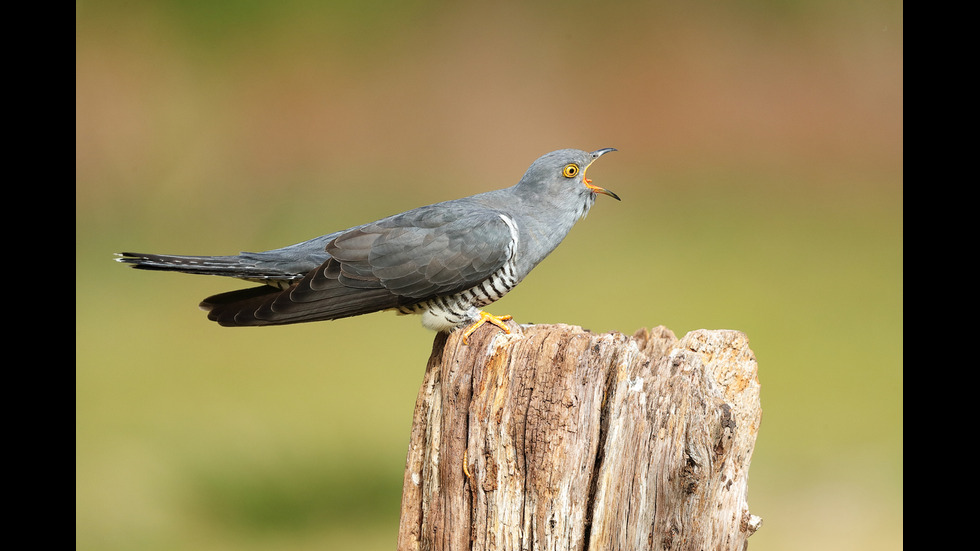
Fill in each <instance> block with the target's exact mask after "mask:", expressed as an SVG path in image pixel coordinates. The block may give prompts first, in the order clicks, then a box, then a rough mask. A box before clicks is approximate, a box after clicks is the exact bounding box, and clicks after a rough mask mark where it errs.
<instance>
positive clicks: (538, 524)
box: [398, 324, 761, 551]
mask: <svg viewBox="0 0 980 551" xmlns="http://www.w3.org/2000/svg"><path fill="white" fill-rule="evenodd" d="M510 327H511V328H512V331H513V333H512V334H511V335H506V334H504V333H502V332H501V331H499V330H497V329H496V328H490V327H487V328H481V329H480V330H479V331H477V332H476V333H475V334H473V335H472V336H470V338H469V343H468V344H463V343H462V342H461V332H459V331H457V332H455V333H453V334H452V335H449V336H448V337H447V336H445V335H439V336H437V337H436V340H435V342H434V343H433V349H432V356H431V357H430V359H429V363H428V366H427V368H426V373H425V378H424V381H423V384H422V387H421V389H420V390H419V395H418V400H417V402H416V405H415V416H414V420H413V425H412V433H411V442H410V445H409V450H408V459H407V463H406V468H405V479H404V486H403V493H402V516H401V525H400V527H399V534H398V549H400V550H416V549H424V550H445V551H460V550H470V549H472V550H504V549H522V550H523V549H528V550H533V549H562V550H564V549H576V550H578V549H585V550H644V549H650V550H653V549H657V550H664V549H677V550H687V549H690V550H727V549H732V550H735V549H738V550H741V549H745V548H746V546H747V540H748V537H749V536H750V535H751V534H752V533H753V532H755V530H756V529H758V527H759V526H760V525H761V519H760V518H759V517H756V516H754V515H751V514H750V513H749V509H748V504H747V501H746V492H747V486H748V471H749V462H750V460H751V457H752V449H753V447H754V444H755V439H756V435H757V433H758V429H759V421H760V419H761V409H760V405H759V382H758V378H757V365H756V362H755V358H754V356H753V354H752V351H751V350H749V348H748V339H747V338H746V337H745V335H743V334H742V333H739V332H737V331H705V330H701V331H693V332H691V333H689V334H687V335H686V336H685V337H684V338H683V339H680V340H678V339H677V338H676V337H675V336H674V334H673V333H672V332H671V331H670V330H668V329H666V328H664V327H657V328H654V329H652V330H646V329H642V330H640V331H638V332H637V333H636V334H634V335H633V336H632V337H628V336H625V335H623V334H620V333H606V334H601V335H600V334H594V333H591V332H588V331H585V330H582V329H581V328H578V327H572V326H567V325H537V326H520V327H519V326H517V325H516V324H511V325H510Z"/></svg>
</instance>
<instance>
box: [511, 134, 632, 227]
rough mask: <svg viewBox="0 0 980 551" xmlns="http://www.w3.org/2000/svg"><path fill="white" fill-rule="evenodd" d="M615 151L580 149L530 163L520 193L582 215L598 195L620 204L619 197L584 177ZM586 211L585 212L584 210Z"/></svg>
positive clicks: (563, 151) (521, 183) (554, 154)
mask: <svg viewBox="0 0 980 551" xmlns="http://www.w3.org/2000/svg"><path fill="white" fill-rule="evenodd" d="M610 151H616V150H615V149H613V148H611V147H607V148H604V149H597V150H596V151H593V152H591V153H589V152H588V151H582V150H579V149H560V150H558V151H552V152H551V153H548V154H546V155H543V156H541V157H540V158H539V159H538V160H536V161H534V163H532V164H531V167H530V168H528V169H527V172H525V173H524V177H523V178H521V181H520V182H519V183H518V184H517V190H518V192H519V193H522V194H527V195H530V196H534V197H535V199H536V200H538V201H541V200H542V199H544V200H545V202H546V203H549V204H552V205H567V207H568V209H569V210H575V211H578V212H579V215H580V216H582V215H584V214H585V213H586V212H588V209H589V207H591V206H592V203H593V202H594V201H595V199H596V194H597V193H601V194H603V195H608V196H609V197H612V198H613V199H615V200H617V201H619V200H620V199H619V196H618V195H616V194H615V193H613V192H611V191H609V190H608V189H605V188H601V187H599V186H597V185H594V184H593V183H592V180H590V179H589V178H587V177H586V176H585V173H586V171H587V170H588V169H589V167H590V166H591V165H592V163H593V162H595V160H596V159H598V158H599V157H601V156H603V155H605V154H606V153H609V152H610ZM583 209H584V210H583Z"/></svg>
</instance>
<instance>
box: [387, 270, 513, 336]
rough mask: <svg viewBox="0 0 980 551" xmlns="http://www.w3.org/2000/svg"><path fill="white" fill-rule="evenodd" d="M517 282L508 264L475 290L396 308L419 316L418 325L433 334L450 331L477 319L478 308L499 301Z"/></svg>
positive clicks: (471, 289) (403, 312) (473, 288)
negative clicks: (420, 323)
mask: <svg viewBox="0 0 980 551" xmlns="http://www.w3.org/2000/svg"><path fill="white" fill-rule="evenodd" d="M519 282H520V280H519V279H517V277H516V276H515V275H514V264H513V262H508V263H507V264H505V265H504V266H503V267H502V268H500V269H499V270H497V271H496V272H494V274H493V275H491V276H490V277H489V278H487V279H486V280H484V281H483V282H482V283H480V284H479V285H477V286H475V287H471V288H469V289H467V290H465V291H462V292H459V293H456V294H454V295H445V296H440V297H435V298H432V299H429V300H425V301H422V302H417V303H415V304H411V305H408V306H401V307H399V308H398V311H399V313H402V314H420V315H421V316H422V325H423V326H425V327H426V328H427V329H431V330H433V331H446V332H449V331H452V330H454V329H457V328H459V327H464V326H466V325H469V324H471V323H473V322H474V321H476V320H478V319H480V308H482V307H483V306H486V305H487V304H490V303H491V302H494V301H496V300H499V299H500V298H501V297H503V296H504V295H506V294H507V293H508V292H509V291H510V290H511V289H513V288H514V287H515V286H517V284H518V283H519Z"/></svg>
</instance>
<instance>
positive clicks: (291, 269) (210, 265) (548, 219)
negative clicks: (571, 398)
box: [117, 148, 619, 340]
mask: <svg viewBox="0 0 980 551" xmlns="http://www.w3.org/2000/svg"><path fill="white" fill-rule="evenodd" d="M610 151H615V149H613V148H605V149H599V150H596V151H593V152H591V153H590V152H587V151H580V150H577V149H562V150H559V151H553V152H551V153H548V154H546V155H544V156H542V157H540V158H539V159H537V160H536V161H534V162H533V163H532V164H531V166H530V168H528V170H527V172H526V173H525V174H524V176H523V177H522V178H521V179H520V181H518V182H517V184H516V185H514V186H511V187H508V188H504V189H499V190H495V191H488V192H485V193H480V194H477V195H473V196H471V197H465V198H462V199H455V200H452V201H445V202H442V203H436V204H433V205H428V206H424V207H419V208H416V209H413V210H410V211H407V212H403V213H401V214H396V215H394V216H389V217H387V218H382V219H381V220H378V221H376V222H370V223H368V224H364V225H361V226H355V227H353V228H350V229H346V230H342V231H338V232H334V233H329V234H327V235H322V236H320V237H316V238H313V239H310V240H308V241H304V242H302V243H297V244H295V245H290V246H288V247H283V248H280V249H273V250H269V251H264V252H243V253H241V254H237V255H230V256H179V255H163V254H141V253H120V254H119V258H117V260H118V261H119V262H123V263H126V264H131V265H132V267H133V268H138V269H141V270H164V271H174V272H183V273H188V274H208V275H220V276H227V277H234V278H239V279H243V280H246V281H250V282H254V283H260V284H261V285H259V286H257V287H251V288H246V289H240V290H235V291H229V292H226V293H220V294H217V295H214V296H211V297H208V298H206V299H204V301H203V302H201V308H202V309H203V310H206V311H207V312H208V318H210V319H211V320H213V321H216V322H218V323H219V324H221V325H224V326H231V327H239V326H253V325H285V324H290V323H302V322H311V321H321V320H333V319H339V318H345V317H350V316H357V315H360V314H367V313H371V312H378V311H381V310H395V311H397V312H400V313H402V314H420V315H421V317H422V325H424V326H425V327H427V328H429V329H432V330H435V331H446V332H448V331H452V330H455V329H458V328H464V327H465V328H466V331H465V333H464V340H465V337H467V336H469V335H470V334H471V333H472V332H473V331H474V330H476V329H477V328H478V327H479V326H480V325H482V324H484V323H492V324H494V325H496V326H498V327H500V328H501V329H502V330H504V331H505V332H509V330H508V328H507V326H506V324H505V323H504V322H505V321H506V320H509V319H510V316H494V315H491V314H488V313H487V312H485V311H483V310H482V308H483V307H484V306H486V305H488V304H490V303H492V302H494V301H496V300H498V299H500V298H501V297H502V296H504V295H505V294H506V293H507V292H509V291H510V290H511V289H513V288H514V287H515V286H516V285H517V284H518V283H520V282H521V280H523V279H524V278H525V277H526V276H527V275H528V274H529V273H530V272H531V270H532V269H534V267H535V266H537V265H538V263H539V262H541V261H542V260H544V258H545V257H546V256H548V255H549V254H550V253H551V252H552V251H553V250H555V248H556V247H557V246H558V245H559V244H560V243H561V242H562V240H563V239H564V238H565V236H566V235H568V232H569V231H570V230H571V229H572V226H573V225H574V224H575V223H576V222H577V221H579V220H580V219H581V218H582V217H584V216H585V215H586V214H587V213H588V212H589V209H590V208H591V207H592V205H593V203H594V202H595V200H596V196H597V195H596V194H603V195H607V196H609V197H612V198H614V199H616V200H617V201H618V200H619V197H618V196H617V195H616V194H615V193H613V192H611V191H609V190H607V189H603V188H601V187H599V186H596V185H594V184H593V183H592V180H590V179H589V178H587V177H586V175H585V174H586V171H587V170H588V168H589V166H591V165H592V163H593V162H594V161H595V160H596V159H598V158H599V157H601V156H602V155H605V154H606V153H609V152H610Z"/></svg>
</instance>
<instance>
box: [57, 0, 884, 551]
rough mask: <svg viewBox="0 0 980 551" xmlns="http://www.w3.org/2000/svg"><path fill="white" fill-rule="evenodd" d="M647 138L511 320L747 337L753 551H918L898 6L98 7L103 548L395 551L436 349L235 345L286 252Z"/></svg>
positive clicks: (90, 78)
mask: <svg viewBox="0 0 980 551" xmlns="http://www.w3.org/2000/svg"><path fill="white" fill-rule="evenodd" d="M562 147H578V148H582V149H589V150H593V149H598V148H601V147H616V148H618V149H619V151H618V152H617V153H614V154H611V155H608V156H606V157H604V158H603V159H602V160H601V161H600V162H599V163H597V164H596V165H595V166H594V167H593V169H592V170H591V171H590V174H589V176H590V177H591V178H592V179H593V180H594V181H595V182H596V183H597V184H598V185H601V186H604V187H608V188H609V189H611V190H614V191H615V192H616V193H618V194H619V195H621V196H622V197H623V202H622V203H617V202H615V201H611V200H608V198H606V197H600V198H599V199H598V202H597V205H596V206H595V207H594V209H593V210H592V213H591V214H590V215H589V218H588V219H586V220H585V221H583V222H581V223H580V224H579V225H578V226H577V227H576V228H575V229H574V230H573V231H572V233H571V235H570V236H569V238H568V239H567V240H566V242H565V243H564V244H563V245H562V246H561V247H560V248H559V249H558V251H556V253H554V254H553V255H552V256H551V257H550V258H549V259H548V260H547V261H545V262H544V263H543V264H542V265H540V266H539V267H538V268H537V269H536V270H535V272H534V273H533V274H532V275H531V276H530V277H529V278H528V279H527V280H526V281H525V282H524V283H522V284H521V286H520V287H519V288H518V289H517V290H515V291H514V292H513V293H511V294H510V295H508V296H507V297H505V298H504V299H503V300H501V301H500V302H498V303H497V304H496V305H495V306H494V307H492V311H494V312H495V313H498V314H502V313H508V314H513V315H514V316H515V317H516V318H517V320H519V321H520V322H522V323H530V322H534V323H548V322H564V323H571V324H576V325H582V326H584V327H587V328H590V329H592V330H595V331H621V332H624V333H632V332H633V331H634V330H636V329H638V328H640V327H650V326H655V325H661V324H662V325H666V326H668V327H670V328H671V329H672V330H673V331H674V332H675V333H677V334H678V336H680V335H683V334H684V333H686V332H687V331H690V330H693V329H698V328H709V329H716V328H729V329H738V330H741V331H744V332H745V333H746V334H747V335H748V336H749V338H750V341H751V345H752V348H753V350H754V351H755V353H756V356H757V358H758V361H759V364H760V373H759V378H760V381H761V382H762V405H763V424H762V428H761V432H760V435H759V440H758V444H757V447H756V451H755V455H754V457H753V462H752V468H751V477H750V485H749V504H750V506H751V509H752V512H753V513H755V514H758V515H760V516H762V517H763V519H764V525H763V527H762V529H761V530H760V531H759V532H758V533H756V535H754V536H753V537H752V538H751V540H750V541H751V544H752V549H754V550H784V549H798V550H811V549H812V550H823V549H837V550H879V549H897V548H901V547H902V543H903V537H902V524H903V514H902V507H903V482H902V476H903V475H902V469H903V463H902V407H903V406H902V369H903V355H902V330H903V324H902V319H903V268H902V266H903V214H902V212H903V8H902V4H901V3H900V2H896V1H883V0H870V1H864V2H856V3H855V2H838V1H831V2H826V1H821V2H817V1H815V0H813V1H810V0H799V1H789V0H784V1H777V0H753V1H747V2H739V3H724V4H718V3H715V2H689V3H684V4H683V6H681V5H675V4H669V5H668V4H667V3H655V2H628V1H627V2H618V3H614V4H613V3H609V4H596V3H587V2H578V1H565V2H532V3H521V2H513V1H509V2H502V3H497V4H494V5H493V6H490V5H476V4H474V5H466V4H461V3H449V2H434V1H421V0H419V1H414V2H399V3H389V2H378V1H366V2H358V3H353V2H311V1H305V2H304V1H285V2H258V1H254V0H253V1H236V2H228V1H212V2H189V1H180V0H171V1H162V0H161V1H154V2H140V3H129V2H114V1H92V2H89V1H80V2H76V155H75V159H76V185H75V192H76V210H75V220H76V259H75V260H76V548H77V549H80V550H90V549H91V550H94V549H98V550H108V551H112V550H158V549H209V550H222V549H235V550H243V549H244V550H251V549H255V550H259V549H276V550H280V549H293V550H303V549H364V550H372V549H391V548H392V546H393V545H394V539H395V534H396V532H397V526H398V509H399V499H400V493H401V476H402V469H403V466H404V458H405V452H406V445H407V442H408V434H409V427H410V422H411V413H412V408H413V405H414V400H415V396H416V392H417V390H418V385H419V383H420V382H421V379H422V373H423V369H424V365H425V361H426V359H427V357H428V353H429V350H430V347H431V342H432V337H433V335H432V334H431V333H429V332H427V331H425V330H424V329H423V328H421V326H420V325H419V323H418V321H417V319H414V318H403V317H398V316H395V315H392V314H389V313H382V314H373V315H369V316H363V317H360V318H354V319H350V320H343V321H338V322H326V323H318V324H311V325H305V326H304V325H300V326H293V327H274V328H259V329H225V328H221V327H218V326H216V325H214V324H212V323H210V322H208V321H207V320H206V318H205V317H204V315H203V313H201V312H200V311H199V310H198V309H197V307H196V305H197V302H198V301H199V300H200V299H201V298H203V297H205V296H207V295H209V294H213V293H216V292H220V291H224V290H228V289H231V288H235V287H237V286H238V284H237V283H236V282H234V281H221V280H219V279H216V278H205V277H192V276H181V275H176V274H158V273H146V272H134V271H132V270H128V269H125V268H124V267H123V266H120V265H118V264H115V263H114V262H112V253H113V252H117V251H122V250H135V251H141V252H142V251H145V252H161V253H183V254H226V253H233V252H237V251H239V250H263V249H268V248H274V247H278V246H282V245H285V244H289V243H293V242H297V241H301V240H304V239H307V238H309V237H313V236H316V235H320V234H322V233H326V232H327V231H333V230H336V229H340V228H345V227H349V226H351V225H355V224H358V223H362V222H365V221H368V220H373V219H376V218H379V217H382V216H385V215H388V214H392V213H395V212H400V211H403V210H407V209H409V208H412V207H415V206H419V205H423V204H428V203H432V202H435V201H440V200H444V199H449V198H453V197H460V196H465V195H469V194H472V193H477V192H480V191H484V190H487V189H492V188H498V187H504V186H509V185H511V184H513V183H514V182H516V181H517V179H518V178H519V177H520V176H521V174H522V173H523V171H524V170H525V169H526V168H527V166H528V165H529V164H530V163H531V161H533V160H534V159H535V158H536V157H537V156H539V155H540V154H543V153H545V152H547V151H550V150H553V149H558V148H562Z"/></svg>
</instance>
